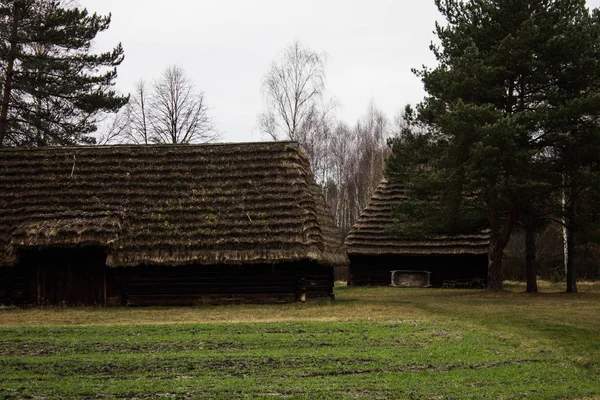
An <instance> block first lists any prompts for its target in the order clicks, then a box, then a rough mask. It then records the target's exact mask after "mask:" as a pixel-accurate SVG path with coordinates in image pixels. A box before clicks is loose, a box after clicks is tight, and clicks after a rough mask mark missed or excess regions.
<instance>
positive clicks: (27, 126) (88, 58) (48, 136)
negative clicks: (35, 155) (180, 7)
mask: <svg viewBox="0 0 600 400" xmlns="http://www.w3.org/2000/svg"><path fill="white" fill-rule="evenodd" d="M110 20H111V18H110V15H108V16H98V15H96V14H92V15H90V14H89V13H88V12H87V10H85V9H79V8H75V7H68V6H65V5H64V4H63V3H62V2H61V1H60V0H12V1H8V0H7V1H5V0H3V1H2V2H1V3H0V36H1V37H2V42H1V44H0V63H1V65H2V69H3V76H2V81H1V82H2V103H1V107H0V146H14V145H31V146H44V145H72V144H79V143H93V142H94V139H93V137H92V136H91V135H90V134H91V133H93V132H94V131H95V130H96V122H97V115H98V113H99V112H116V111H118V110H119V109H120V108H121V107H122V106H123V105H125V104H126V103H127V101H128V98H127V97H123V96H119V95H118V94H117V93H116V92H115V91H114V90H113V89H112V86H113V84H114V80H115V78H116V76H117V70H116V68H117V66H118V65H120V64H121V62H122V61H123V57H124V56H123V48H122V47H121V45H120V44H119V45H117V46H116V47H115V48H114V49H113V50H112V51H109V52H105V53H99V54H93V53H91V51H90V49H91V44H92V42H93V40H94V38H95V37H96V35H97V34H98V33H100V32H102V31H105V30H106V29H108V27H109V25H110Z"/></svg>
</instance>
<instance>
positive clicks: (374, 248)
mask: <svg viewBox="0 0 600 400" xmlns="http://www.w3.org/2000/svg"><path fill="white" fill-rule="evenodd" d="M404 199H406V193H405V189H404V185H403V184H402V183H401V182H400V181H398V180H389V181H388V180H387V179H384V180H383V181H382V182H381V183H380V184H379V186H378V187H377V189H376V190H375V193H374V194H373V196H372V197H371V200H370V202H369V204H368V206H367V207H366V208H365V209H364V210H363V212H362V213H361V215H360V217H359V219H358V221H357V222H356V224H355V225H354V227H353V228H352V230H351V231H350V233H349V234H348V236H347V238H346V247H347V248H348V254H350V256H352V255H373V256H375V255H377V256H421V255H434V256H443V255H482V254H487V252H488V246H489V234H488V233H485V232H483V233H482V232H475V233H473V234H467V235H453V236H448V235H437V236H432V237H428V238H426V239H410V238H400V237H396V236H393V235H391V234H390V233H388V228H389V227H390V226H391V225H392V223H393V212H392V209H393V207H394V205H396V204H398V202H401V201H403V200H404Z"/></svg>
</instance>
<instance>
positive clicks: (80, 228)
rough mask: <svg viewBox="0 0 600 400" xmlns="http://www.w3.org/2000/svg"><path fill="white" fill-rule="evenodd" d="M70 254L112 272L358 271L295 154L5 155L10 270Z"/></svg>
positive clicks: (1, 158)
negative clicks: (262, 267) (103, 259)
mask: <svg viewBox="0 0 600 400" xmlns="http://www.w3.org/2000/svg"><path fill="white" fill-rule="evenodd" d="M69 246H101V247H104V248H106V251H107V255H108V257H107V263H108V264H109V265H111V266H135V265H140V264H154V265H182V264H191V263H198V264H219V263H225V264H242V263H277V262H286V261H300V260H313V261H317V262H320V263H323V264H328V265H338V264H345V263H346V261H347V256H346V253H345V250H344V248H343V244H342V240H341V236H340V234H339V231H338V229H337V228H336V227H335V226H334V222H333V218H332V216H331V214H330V211H329V209H328V207H327V205H326V204H325V201H324V199H323V196H322V195H321V193H320V191H319V189H318V187H317V185H316V184H315V182H314V178H313V176H312V173H311V172H310V167H309V164H308V161H307V157H306V155H305V153H304V151H303V150H301V148H300V147H299V146H298V145H297V144H296V143H292V142H271V143H242V144H222V145H219V144H217V145H187V146H186V145H178V146H103V147H71V148H32V149H3V150H0V265H12V264H14V263H15V262H17V260H18V256H19V253H20V252H19V250H20V249H24V248H41V247H69Z"/></svg>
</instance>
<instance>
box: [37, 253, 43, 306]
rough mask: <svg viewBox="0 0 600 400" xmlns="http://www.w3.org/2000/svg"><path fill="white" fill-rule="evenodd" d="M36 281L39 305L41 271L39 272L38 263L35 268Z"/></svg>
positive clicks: (40, 301) (39, 302)
mask: <svg viewBox="0 0 600 400" xmlns="http://www.w3.org/2000/svg"><path fill="white" fill-rule="evenodd" d="M36 281H37V296H36V297H37V304H38V305H40V304H41V303H42V284H41V273H40V263H39V262H38V263H37V268H36Z"/></svg>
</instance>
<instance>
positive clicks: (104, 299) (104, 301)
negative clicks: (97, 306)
mask: <svg viewBox="0 0 600 400" xmlns="http://www.w3.org/2000/svg"><path fill="white" fill-rule="evenodd" d="M103 270H104V285H103V288H104V297H103V299H102V303H103V304H104V307H106V265H105V266H104V267H103Z"/></svg>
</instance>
